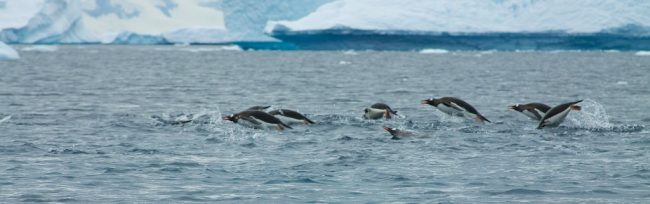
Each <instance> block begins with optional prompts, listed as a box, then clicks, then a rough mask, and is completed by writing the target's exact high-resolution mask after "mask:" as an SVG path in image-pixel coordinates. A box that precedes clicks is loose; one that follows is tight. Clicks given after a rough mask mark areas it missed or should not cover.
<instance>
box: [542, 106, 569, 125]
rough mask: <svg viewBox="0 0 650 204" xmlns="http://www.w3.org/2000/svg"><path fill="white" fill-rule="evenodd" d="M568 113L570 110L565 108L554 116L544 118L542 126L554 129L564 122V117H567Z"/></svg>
mask: <svg viewBox="0 0 650 204" xmlns="http://www.w3.org/2000/svg"><path fill="white" fill-rule="evenodd" d="M569 112H571V108H567V109H566V110H564V111H562V112H560V113H558V114H556V115H554V116H551V117H549V118H546V120H544V124H545V125H546V126H548V127H556V126H558V125H560V124H561V123H562V122H564V119H566V116H567V115H569Z"/></svg>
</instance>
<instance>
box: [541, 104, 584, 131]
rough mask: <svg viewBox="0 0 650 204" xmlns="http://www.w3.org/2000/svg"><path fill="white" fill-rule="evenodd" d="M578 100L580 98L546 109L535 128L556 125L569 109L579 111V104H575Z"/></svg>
mask: <svg viewBox="0 0 650 204" xmlns="http://www.w3.org/2000/svg"><path fill="white" fill-rule="evenodd" d="M580 102H582V100H578V101H575V102H569V103H563V104H560V105H558V106H555V107H553V108H551V109H550V110H548V112H546V114H545V115H544V117H543V118H542V120H540V121H539V125H538V126H537V129H542V128H544V127H557V126H558V125H560V124H561V123H562V122H564V119H565V118H566V116H567V115H569V112H570V111H571V110H575V111H580V110H581V109H582V108H581V107H580V106H578V105H576V104H577V103H580Z"/></svg>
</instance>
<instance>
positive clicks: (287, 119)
mask: <svg viewBox="0 0 650 204" xmlns="http://www.w3.org/2000/svg"><path fill="white" fill-rule="evenodd" d="M274 116H275V117H276V118H278V119H280V121H282V122H283V123H284V124H287V125H294V124H304V123H305V121H303V120H298V119H295V118H291V117H287V116H283V115H274Z"/></svg>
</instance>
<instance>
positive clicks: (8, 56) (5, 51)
mask: <svg viewBox="0 0 650 204" xmlns="http://www.w3.org/2000/svg"><path fill="white" fill-rule="evenodd" d="M18 58H20V56H19V55H18V52H16V50H14V49H13V48H11V47H9V45H7V44H5V43H3V42H2V41H0V60H15V59H18Z"/></svg>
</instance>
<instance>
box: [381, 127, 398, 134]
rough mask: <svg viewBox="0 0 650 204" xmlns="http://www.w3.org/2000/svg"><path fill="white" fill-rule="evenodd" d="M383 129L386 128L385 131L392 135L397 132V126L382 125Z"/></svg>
mask: <svg viewBox="0 0 650 204" xmlns="http://www.w3.org/2000/svg"><path fill="white" fill-rule="evenodd" d="M384 130H386V132H388V133H390V134H391V135H393V136H394V135H395V134H397V131H398V130H397V128H391V127H384Z"/></svg>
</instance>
